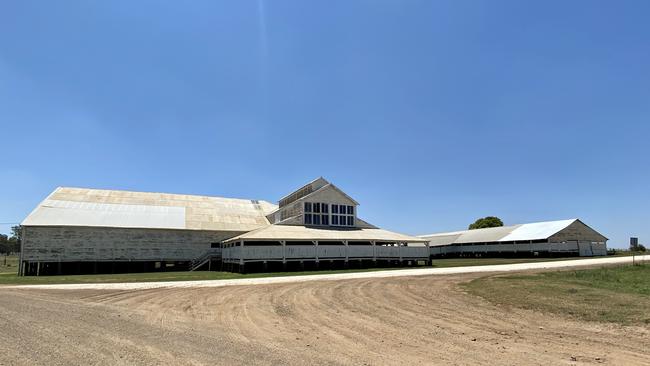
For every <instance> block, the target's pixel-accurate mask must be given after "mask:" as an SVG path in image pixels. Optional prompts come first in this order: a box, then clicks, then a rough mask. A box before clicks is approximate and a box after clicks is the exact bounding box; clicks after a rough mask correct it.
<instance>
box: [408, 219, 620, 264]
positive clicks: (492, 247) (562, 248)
mask: <svg viewBox="0 0 650 366" xmlns="http://www.w3.org/2000/svg"><path fill="white" fill-rule="evenodd" d="M420 238H423V239H426V240H428V244H429V250H430V252H431V256H432V257H449V256H452V257H453V256H572V255H575V256H583V257H585V256H602V255H607V238H606V237H605V236H603V235H602V234H600V233H599V232H597V231H596V230H594V229H592V228H591V227H589V226H587V225H586V224H585V223H583V222H582V221H580V220H579V219H571V220H559V221H546V222H535V223H529V224H520V225H513V226H502V227H494V228H486V229H475V230H463V231H454V232H446V233H437V234H429V235H420Z"/></svg>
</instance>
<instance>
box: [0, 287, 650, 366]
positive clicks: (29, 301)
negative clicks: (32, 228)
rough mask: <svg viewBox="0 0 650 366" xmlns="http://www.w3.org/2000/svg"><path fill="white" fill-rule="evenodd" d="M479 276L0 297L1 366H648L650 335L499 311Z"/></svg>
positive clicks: (19, 292)
mask: <svg viewBox="0 0 650 366" xmlns="http://www.w3.org/2000/svg"><path fill="white" fill-rule="evenodd" d="M476 276H480V274H463V275H451V276H418V277H394V278H362V279H352V280H342V281H311V282H293V283H281V284H267V285H257V286H228V287H216V288H157V289H147V290H128V291H123V290H65V291H63V290H45V289H15V288H14V289H9V288H4V289H0V365H16V364H18V365H34V364H40V365H70V364H84V365H92V364H97V365H133V364H137V365H159V364H170V365H176V364H187V365H203V364H206V365H207V364H212V365H214V364H216V365H309V364H324V365H343V364H345V365H364V364H365V365H433V364H452V365H467V364H485V365H488V364H489V365H523V364H527V365H528V364H530V365H562V364H566V365H569V364H609V365H642V364H645V365H647V364H649V363H650V327H621V326H617V325H605V324H597V323H582V322H577V321H573V320H568V319H563V318H560V317H558V316H551V315H544V314H538V313H533V312H530V311H524V310H516V309H501V308H497V307H495V306H493V305H491V304H488V303H486V302H485V301H483V300H482V299H480V298H476V297H473V296H470V295H468V294H465V293H463V292H462V291H461V290H460V289H459V288H458V286H457V284H458V283H459V282H462V281H467V280H469V279H471V278H473V277H476Z"/></svg>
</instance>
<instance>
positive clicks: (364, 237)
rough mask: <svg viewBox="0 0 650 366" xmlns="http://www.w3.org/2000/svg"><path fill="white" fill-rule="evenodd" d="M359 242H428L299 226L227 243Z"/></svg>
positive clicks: (267, 230)
mask: <svg viewBox="0 0 650 366" xmlns="http://www.w3.org/2000/svg"><path fill="white" fill-rule="evenodd" d="M241 239H245V240H299V241H302V240H305V241H310V240H333V241H339V240H357V241H391V242H410V243H417V242H426V241H427V240H426V239H423V238H418V237H414V236H410V235H404V234H399V233H395V232H392V231H388V230H383V229H366V228H340V229H338V228H331V227H328V228H317V227H308V226H299V225H270V226H267V227H265V228H262V229H258V230H254V231H251V232H248V233H245V234H242V235H240V236H238V237H235V238H232V239H228V240H227V241H226V242H232V241H237V240H241Z"/></svg>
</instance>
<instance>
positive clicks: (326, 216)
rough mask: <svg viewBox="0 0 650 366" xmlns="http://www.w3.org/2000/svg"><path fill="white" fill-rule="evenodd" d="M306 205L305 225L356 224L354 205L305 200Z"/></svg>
mask: <svg viewBox="0 0 650 366" xmlns="http://www.w3.org/2000/svg"><path fill="white" fill-rule="evenodd" d="M304 207H305V212H304V224H305V225H319V226H320V225H323V226H329V225H333V226H354V206H348V205H339V204H336V203H333V204H329V203H325V202H305V203H304ZM330 216H331V217H330Z"/></svg>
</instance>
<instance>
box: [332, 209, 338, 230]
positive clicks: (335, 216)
mask: <svg viewBox="0 0 650 366" xmlns="http://www.w3.org/2000/svg"><path fill="white" fill-rule="evenodd" d="M332 207H336V205H334V206H332ZM338 224H339V216H338V215H332V225H338Z"/></svg>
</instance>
